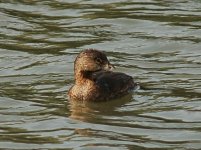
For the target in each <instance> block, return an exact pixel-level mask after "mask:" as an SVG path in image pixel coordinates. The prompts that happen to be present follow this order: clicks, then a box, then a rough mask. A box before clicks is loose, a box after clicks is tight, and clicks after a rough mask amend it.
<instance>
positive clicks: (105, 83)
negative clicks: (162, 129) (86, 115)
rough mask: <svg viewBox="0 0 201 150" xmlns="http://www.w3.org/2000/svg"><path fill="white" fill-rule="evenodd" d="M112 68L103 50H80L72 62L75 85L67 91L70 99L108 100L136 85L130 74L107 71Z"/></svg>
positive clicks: (130, 89) (127, 91)
mask: <svg viewBox="0 0 201 150" xmlns="http://www.w3.org/2000/svg"><path fill="white" fill-rule="evenodd" d="M112 68H113V66H112V65H111V64H110V62H109V61H108V59H107V57H106V55H105V54H104V53H103V52H101V51H98V50H94V49H87V50H84V51H82V52H81V53H80V54H79V55H78V56H77V57H76V60H75V62H74V73H75V85H73V86H72V87H71V88H70V90H69V92H68V95H69V97H70V99H73V100H86V101H103V100H110V99H114V98H118V97H121V96H123V95H125V94H128V93H129V92H130V91H132V89H134V88H135V87H136V86H137V84H135V83H134V81H133V78H132V77H131V76H129V75H126V74H124V73H120V72H112V71H109V70H111V69H112Z"/></svg>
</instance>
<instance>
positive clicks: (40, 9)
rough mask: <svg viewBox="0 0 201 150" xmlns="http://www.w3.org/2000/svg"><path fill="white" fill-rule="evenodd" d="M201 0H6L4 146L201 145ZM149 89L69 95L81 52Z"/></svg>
mask: <svg viewBox="0 0 201 150" xmlns="http://www.w3.org/2000/svg"><path fill="white" fill-rule="evenodd" d="M200 8H201V2H200V1H199V0H192V1H186V0H178V1H170V0H133V1H127V0H112V1H100V0H90V1H82V0H81V1H78V0H70V1H62V0H54V1H39V0H34V1H27V0H18V1H2V2H1V5H0V20H1V21H0V35H1V38H0V87H1V88H0V148H2V149H27V147H28V148H29V149H49V148H51V149H58V148H63V149H66V148H69V149H72V148H75V149H82V148H83V149H98V148H100V149H154V150H155V149H201V133H200V126H201V113H200V110H201V102H200V98H201V88H200V87H201V76H200V74H201V69H200V65H201V50H200V47H201V44H200V42H201V38H200V37H201V21H200V20H201V11H200ZM84 48H96V49H100V50H104V51H106V53H107V55H108V56H109V59H110V60H111V62H112V63H113V64H115V66H116V68H117V69H116V70H117V71H121V72H125V73H127V74H129V75H131V76H134V77H135V80H136V81H138V82H140V83H141V85H142V86H143V87H145V89H146V90H143V89H141V90H139V91H137V92H135V93H133V94H132V95H128V96H126V97H123V98H121V99H117V100H113V101H107V102H101V103H83V102H73V101H69V100H68V98H67V96H66V93H67V90H68V89H69V88H70V87H71V86H72V84H73V80H74V79H73V61H74V59H75V57H76V55H77V54H78V53H79V52H80V50H82V49H84Z"/></svg>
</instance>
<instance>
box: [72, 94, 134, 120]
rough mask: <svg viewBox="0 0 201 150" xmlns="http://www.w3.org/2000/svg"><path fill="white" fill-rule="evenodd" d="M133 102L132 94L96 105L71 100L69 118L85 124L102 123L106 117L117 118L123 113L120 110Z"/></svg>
mask: <svg viewBox="0 0 201 150" xmlns="http://www.w3.org/2000/svg"><path fill="white" fill-rule="evenodd" d="M132 100H133V98H132V94H128V95H126V96H124V97H122V98H119V99H115V100H110V101H106V102H96V103H95V102H86V101H75V100H69V110H70V116H69V117H70V118H72V119H76V120H80V121H84V122H91V123H100V122H101V121H103V120H104V119H102V118H104V117H109V116H117V115H118V113H121V111H118V108H121V107H124V106H125V105H126V104H128V103H129V102H132Z"/></svg>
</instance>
